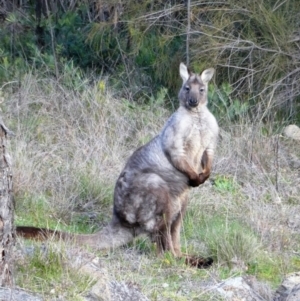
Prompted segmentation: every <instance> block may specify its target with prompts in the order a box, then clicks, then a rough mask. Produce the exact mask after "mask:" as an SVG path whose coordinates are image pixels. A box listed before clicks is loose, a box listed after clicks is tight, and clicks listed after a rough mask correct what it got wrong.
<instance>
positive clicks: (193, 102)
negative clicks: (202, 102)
mask: <svg viewBox="0 0 300 301" xmlns="http://www.w3.org/2000/svg"><path fill="white" fill-rule="evenodd" d="M188 103H189V106H190V107H192V108H195V107H197V106H198V104H199V101H198V99H197V98H194V97H190V98H189V100H188Z"/></svg>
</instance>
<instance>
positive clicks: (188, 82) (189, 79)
mask: <svg viewBox="0 0 300 301" xmlns="http://www.w3.org/2000/svg"><path fill="white" fill-rule="evenodd" d="M179 71H180V76H181V78H182V80H183V84H182V87H181V89H180V91H179V101H180V104H181V105H182V106H184V107H186V108H187V109H189V110H192V109H194V108H196V107H198V106H200V105H206V103H207V89H208V82H209V81H210V80H211V78H212V77H213V75H214V72H215V70H214V69H213V68H209V69H206V70H204V71H203V72H202V73H201V75H199V74H195V73H192V72H191V71H190V70H189V69H188V68H187V66H186V65H185V64H183V63H180V67H179Z"/></svg>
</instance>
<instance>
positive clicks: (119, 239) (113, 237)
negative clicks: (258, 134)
mask: <svg viewBox="0 0 300 301" xmlns="http://www.w3.org/2000/svg"><path fill="white" fill-rule="evenodd" d="M16 232H17V235H18V236H21V237H24V238H26V239H35V240H41V241H44V240H46V239H49V238H55V239H62V240H64V241H67V240H69V241H74V242H75V243H76V244H77V245H80V246H88V247H91V248H92V249H96V250H102V249H113V248H117V247H120V246H122V245H125V244H126V243H129V242H131V241H132V240H133V238H134V232H133V229H131V228H126V227H124V226H121V225H120V224H119V223H111V224H109V225H108V226H106V227H104V228H103V229H102V230H101V231H99V232H96V233H94V234H71V233H66V232H60V231H55V230H51V229H45V228H36V227H27V226H18V227H16Z"/></svg>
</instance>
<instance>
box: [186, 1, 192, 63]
mask: <svg viewBox="0 0 300 301" xmlns="http://www.w3.org/2000/svg"><path fill="white" fill-rule="evenodd" d="M190 31H191V0H187V28H186V65H187V66H189V64H190Z"/></svg>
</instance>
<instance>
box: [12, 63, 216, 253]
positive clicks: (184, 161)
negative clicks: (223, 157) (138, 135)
mask: <svg viewBox="0 0 300 301" xmlns="http://www.w3.org/2000/svg"><path fill="white" fill-rule="evenodd" d="M179 71H180V76H181V78H182V80H183V84H182V87H181V89H180V91H179V101H180V106H179V108H178V110H177V111H176V112H175V113H173V115H172V116H171V117H170V118H169V119H168V121H167V122H166V124H165V125H164V127H163V129H162V131H161V132H160V133H159V134H158V135H157V136H156V137H154V138H153V139H152V140H151V141H149V142H148V143H147V144H145V145H143V146H141V147H140V148H138V149H137V150H136V151H135V152H134V153H133V154H132V155H131V157H130V158H129V159H128V161H127V163H126V165H125V167H124V169H123V171H122V172H121V174H120V176H119V178H118V179H117V182H116V185H115V190H114V206H113V216H112V220H111V222H110V224H109V225H108V226H106V227H105V228H104V229H103V230H102V231H100V232H97V233H95V234H90V235H74V236H72V235H71V234H67V233H60V234H59V235H61V237H62V238H63V239H66V238H67V237H69V238H70V237H72V238H73V239H74V240H75V242H76V243H78V244H79V245H87V246H90V247H92V248H93V249H98V250H99V249H108V248H115V247H118V246H121V245H124V244H126V243H128V242H130V241H132V240H133V239H134V238H135V237H137V236H139V235H141V234H147V235H148V236H149V237H150V238H151V240H152V241H153V242H155V243H156V245H157V252H158V254H162V253H163V252H165V251H169V252H171V253H172V254H173V255H174V256H175V257H180V256H181V255H182V253H181V247H180V228H181V223H182V218H183V216H184V213H185V211H186V207H187V203H188V192H189V189H190V187H197V186H199V185H200V184H202V183H204V182H205V181H206V180H207V178H208V177H209V176H210V172H211V167H212V162H213V156H214V151H215V148H216V145H217V138H218V133H219V127H218V124H217V121H216V119H215V117H214V116H213V115H212V113H211V112H210V111H209V110H208V108H207V90H208V82H209V81H210V80H211V78H212V76H213V74H214V69H212V68H210V69H207V70H205V71H203V72H202V74H201V75H199V74H195V73H192V72H191V71H190V70H189V69H188V68H187V67H186V65H185V64H183V63H181V64H180V68H179ZM22 229H23V230H22ZM32 230H33V228H31V227H29V228H27V230H26V227H18V228H17V233H21V234H23V236H27V237H29V236H30V235H29V233H31V232H32ZM43 232H45V233H46V232H47V230H45V229H39V233H40V234H41V233H43ZM48 233H49V232H48ZM50 234H53V231H51V230H50Z"/></svg>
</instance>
